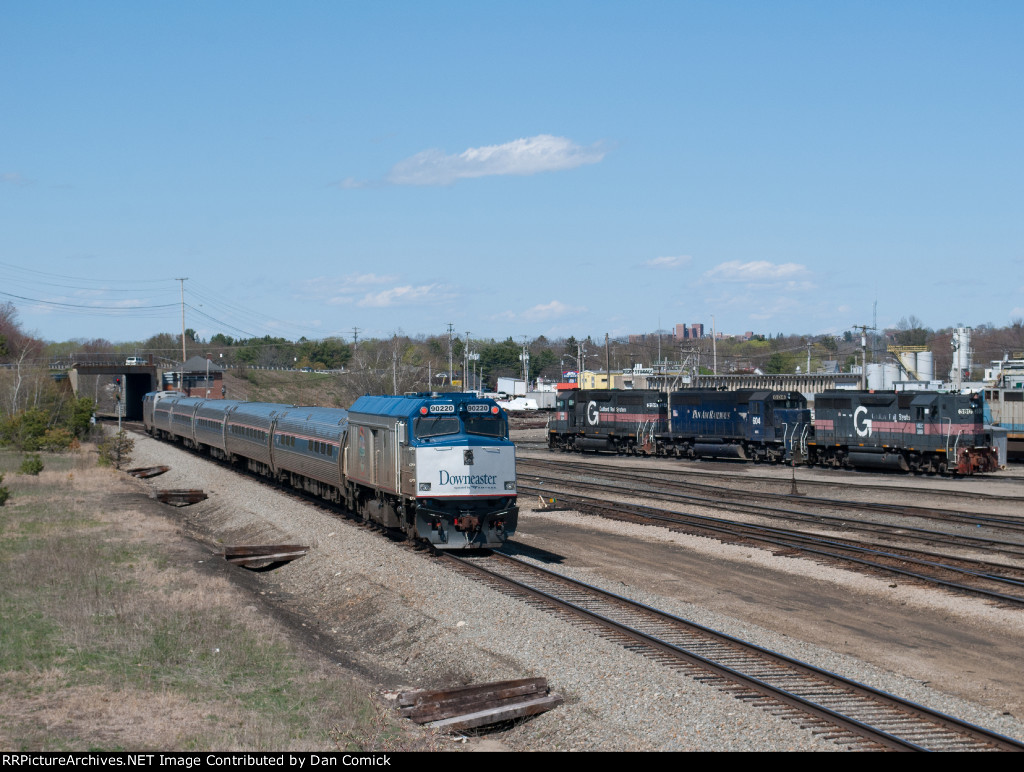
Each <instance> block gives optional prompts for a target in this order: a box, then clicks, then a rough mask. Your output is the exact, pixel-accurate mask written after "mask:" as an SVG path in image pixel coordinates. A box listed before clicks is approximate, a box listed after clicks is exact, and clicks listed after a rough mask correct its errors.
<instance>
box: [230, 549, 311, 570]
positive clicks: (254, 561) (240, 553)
mask: <svg viewBox="0 0 1024 772" xmlns="http://www.w3.org/2000/svg"><path fill="white" fill-rule="evenodd" d="M307 552H309V547H308V546H304V545H301V544H267V545H259V546H236V547H225V548H224V559H225V560H226V561H228V562H229V563H234V564H235V565H238V566H242V567H243V568H254V567H256V566H263V567H269V566H277V565H279V564H281V563H288V562H289V561H292V560H295V559H296V558H301V557H302V556H303V555H305V554H306V553H307Z"/></svg>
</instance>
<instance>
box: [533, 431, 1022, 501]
mask: <svg viewBox="0 0 1024 772" xmlns="http://www.w3.org/2000/svg"><path fill="white" fill-rule="evenodd" d="M516 445H517V448H518V447H519V446H520V443H516ZM522 449H523V450H529V451H530V452H535V453H537V455H535V456H534V455H531V456H522V455H520V456H518V457H517V462H519V463H533V464H545V465H548V466H551V467H558V466H562V467H565V468H567V469H569V468H571V469H575V470H579V469H582V468H590V469H606V468H608V467H609V466H611V464H609V463H607V462H615V461H617V462H619V468H620V469H630V470H636V471H638V472H640V473H643V472H644V471H645V470H652V471H651V473H657V474H660V475H662V476H665V477H669V476H675V477H677V478H680V479H686V480H689V481H691V482H692V481H693V480H695V479H701V480H721V481H722V482H724V483H727V484H729V485H730V486H737V485H738V486H741V487H742V486H749V485H762V486H774V487H775V488H777V489H779V490H784V489H785V488H788V487H789V485H790V480H789V478H785V477H781V476H778V475H772V476H768V475H763V474H756V473H754V472H753V470H754V469H757V468H758V466H757V465H754V464H752V463H750V462H737V461H728V460H717V461H716V460H713V459H701V460H700V461H699V462H698V461H685V460H677V459H671V458H663V459H657V460H661V461H667V462H676V461H678V464H677V465H675V466H674V467H671V468H667V467H665V466H661V467H659V468H657V470H656V472H654V471H653V468H652V467H650V466H647V467H645V464H649V462H650V460H651V459H646V460H645V459H641V458H635V457H632V456H615V455H611V454H604V455H600V456H595V457H592V458H593V459H594V460H593V461H581V460H579V459H580V458H581V457H580V455H579V454H564V453H558V454H552V453H551V451H547V450H546V451H539V450H538V449H537V444H536V443H532V442H528V443H525V444H523V446H522ZM730 466H732V467H736V466H739V467H741V468H743V469H744V470H746V471H744V472H728V471H725V469H726V468H728V467H730ZM613 468H614V467H613ZM775 468H776V469H780V470H785V469H787V468H788V467H786V466H777V467H775ZM796 471H797V473H798V474H799V475H800V476H799V485H800V486H801V487H830V488H834V487H835V486H837V485H841V486H843V487H844V488H848V489H853V490H858V491H877V492H882V493H883V494H887V495H891V494H892V493H893V491H899V492H900V493H901V494H908V495H910V494H913V495H921V496H941V497H943V498H961V499H969V500H984V501H1008V502H1013V503H1018V504H1019V503H1024V496H1009V495H1002V494H995V493H989V492H986V491H981V490H978V487H979V486H981V485H984V484H985V483H986V482H989V481H1004V480H1005V481H1006V482H1011V483H1016V482H1024V477H1017V476H1014V475H1005V476H1004V475H1003V474H1002V473H999V472H996V473H994V474H990V475H979V476H976V477H957V478H952V479H955V482H956V486H955V487H947V486H946V485H942V483H949V482H950V481H951V478H948V477H941V478H935V483H936V485H935V486H932V487H923V486H909V485H892V484H890V485H885V484H880V483H873V482H867V480H869V479H878V478H880V477H881V478H885V479H890V480H894V481H901V482H902V481H905V480H917V479H920V478H919V477H917V476H914V475H910V474H906V475H904V474H899V473H896V472H858V471H852V470H837V469H818V468H811V467H807V466H801V465H799V464H798V465H797V467H796ZM812 475H813V476H812Z"/></svg>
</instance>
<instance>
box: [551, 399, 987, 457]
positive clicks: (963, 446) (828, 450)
mask: <svg viewBox="0 0 1024 772" xmlns="http://www.w3.org/2000/svg"><path fill="white" fill-rule="evenodd" d="M814 407H815V410H814V420H813V421H812V419H811V411H810V410H808V408H807V400H806V398H805V397H804V396H803V394H801V393H800V392H796V391H769V390H756V389H741V390H738V391H719V390H713V389H684V390H680V391H673V392H669V393H665V392H659V391H652V390H635V391H634V390H622V389H595V390H579V389H567V390H563V391H560V392H559V393H558V396H557V399H556V408H555V414H554V416H553V417H552V419H551V420H550V421H549V422H548V447H549V448H550V449H552V450H563V451H570V450H571V451H609V452H614V453H629V454H636V455H652V456H674V457H677V458H702V457H716V458H737V459H745V460H751V461H754V462H760V461H766V462H772V463H778V462H789V461H795V462H797V463H806V464H808V465H815V464H817V465H821V466H830V467H834V468H847V469H848V468H875V469H879V468H881V469H897V470H903V471H908V472H914V473H918V474H921V473H927V474H960V475H970V474H975V473H979V472H992V471H996V470H997V469H998V468H999V462H998V456H997V454H996V451H995V449H994V448H993V446H992V445H993V443H992V437H991V435H990V434H989V433H987V432H985V431H984V428H983V423H982V422H983V413H984V400H983V398H982V396H981V395H980V394H974V395H962V394H947V393H942V392H934V391H913V392H899V393H897V392H881V391H827V392H823V393H821V394H817V395H815V403H814Z"/></svg>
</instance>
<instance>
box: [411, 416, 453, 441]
mask: <svg viewBox="0 0 1024 772" xmlns="http://www.w3.org/2000/svg"><path fill="white" fill-rule="evenodd" d="M461 428H462V426H461V425H460V424H459V419H458V418H456V417H455V416H424V417H423V418H417V419H416V421H415V422H414V423H413V432H414V434H415V435H416V439H418V440H425V439H428V438H430V437H441V436H442V435H445V434H458V433H459V431H460V430H461Z"/></svg>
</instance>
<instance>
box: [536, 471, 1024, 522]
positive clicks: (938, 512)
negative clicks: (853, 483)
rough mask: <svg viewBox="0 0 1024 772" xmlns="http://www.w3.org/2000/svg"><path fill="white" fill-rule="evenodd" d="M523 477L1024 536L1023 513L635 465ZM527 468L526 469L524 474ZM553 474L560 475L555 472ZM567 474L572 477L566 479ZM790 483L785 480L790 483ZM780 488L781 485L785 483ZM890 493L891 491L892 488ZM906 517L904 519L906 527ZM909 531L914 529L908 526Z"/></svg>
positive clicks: (811, 514) (784, 511)
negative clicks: (733, 484)
mask: <svg viewBox="0 0 1024 772" xmlns="http://www.w3.org/2000/svg"><path fill="white" fill-rule="evenodd" d="M517 469H518V471H519V472H520V473H521V476H524V477H525V476H528V475H529V474H536V473H535V472H533V473H531V472H528V470H531V469H537V470H540V472H541V473H542V474H543V475H545V476H544V477H542V478H538V479H545V480H547V481H550V482H559V483H565V484H571V485H575V484H585V479H584V478H586V477H590V478H594V479H595V480H597V481H598V484H600V485H603V486H606V487H608V488H609V490H613V489H614V486H612V484H611V482H610V481H612V480H619V481H622V482H624V483H626V484H625V485H624V486H620V487H619V489H618V490H620V491H623V492H626V493H640V492H641V487H642V488H643V495H645V496H652V497H654V498H658V499H662V500H671V501H680V502H688V503H692V504H699V505H702V506H709V507H729V508H731V509H733V510H736V509H740V510H743V511H749V512H751V513H754V514H772V513H778V514H779V515H786V516H790V517H793V518H797V519H799V518H800V517H803V518H805V519H814V520H816V521H820V522H827V521H829V520H835V521H837V522H843V523H849V522H850V518H849V517H848V516H844V517H842V518H840V517H830V516H828V515H823V514H821V512H835V511H836V510H847V511H853V512H857V513H862V514H863V513H866V512H870V513H875V514H881V515H886V516H889V517H901V518H902V517H912V518H920V519H925V520H937V521H940V522H943V523H960V524H963V525H968V526H970V527H972V528H974V527H976V526H989V527H991V528H994V529H997V530H999V531H1000V532H1011V531H1017V532H1019V533H1021V534H1024V517H1022V516H1014V515H997V514H990V513H984V512H969V511H965V510H960V509H957V510H951V509H948V508H943V509H940V508H938V507H928V506H920V505H914V506H908V505H905V504H888V503H879V502H867V501H851V500H848V499H834V498H820V497H811V496H805V495H802V494H799V495H796V494H793V493H791V492H790V493H779V492H776V491H761V490H736V489H735V488H726V487H724V486H721V485H709V484H707V483H703V482H692V481H691V480H680V479H678V478H677V477H675V476H673V475H661V474H658V473H657V472H646V473H645V472H636V471H634V470H632V469H629V470H624V469H617V468H615V467H610V466H593V465H588V464H578V465H574V466H571V467H569V468H564V467H562V466H561V465H558V464H555V465H551V464H548V463H543V462H541V463H537V462H536V461H535V460H533V459H520V460H519V461H518V466H517ZM524 472H526V473H525V474H524ZM552 472H554V473H556V476H552ZM565 475H571V476H569V477H566V476H565ZM802 484H803V483H801V485H802ZM789 485H790V483H788V482H787V483H786V486H789ZM779 487H782V486H781V485H780V486H779ZM888 492H889V493H892V489H889V491H888ZM754 500H761V501H772V502H779V503H780V504H784V506H782V507H769V506H767V505H763V504H753V503H751V502H752V501H754ZM906 522H907V521H906V520H903V521H902V522H901V527H905V523H906ZM905 529H906V530H915V529H913V528H905Z"/></svg>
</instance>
